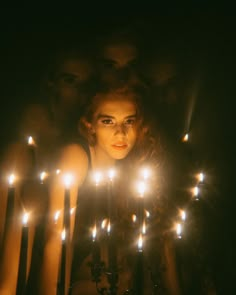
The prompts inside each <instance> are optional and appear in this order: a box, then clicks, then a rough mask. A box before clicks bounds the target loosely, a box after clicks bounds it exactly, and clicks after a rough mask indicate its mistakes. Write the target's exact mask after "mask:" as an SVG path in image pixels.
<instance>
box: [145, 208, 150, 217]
mask: <svg viewBox="0 0 236 295" xmlns="http://www.w3.org/2000/svg"><path fill="white" fill-rule="evenodd" d="M145 213H146V217H147V218H149V217H150V215H151V214H150V212H149V211H147V210H145Z"/></svg>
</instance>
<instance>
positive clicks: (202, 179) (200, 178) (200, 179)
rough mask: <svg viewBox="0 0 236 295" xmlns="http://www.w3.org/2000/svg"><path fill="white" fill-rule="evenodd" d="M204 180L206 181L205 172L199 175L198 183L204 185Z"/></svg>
mask: <svg viewBox="0 0 236 295" xmlns="http://www.w3.org/2000/svg"><path fill="white" fill-rule="evenodd" d="M204 179H205V175H204V173H203V172H200V173H198V175H197V180H198V183H199V184H203V182H204Z"/></svg>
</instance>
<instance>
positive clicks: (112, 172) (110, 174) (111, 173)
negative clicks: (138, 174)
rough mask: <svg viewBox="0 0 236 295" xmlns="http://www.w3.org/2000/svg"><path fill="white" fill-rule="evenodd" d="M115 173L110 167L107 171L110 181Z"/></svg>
mask: <svg viewBox="0 0 236 295" xmlns="http://www.w3.org/2000/svg"><path fill="white" fill-rule="evenodd" d="M115 175H116V172H115V170H114V169H110V170H109V171H108V177H109V179H110V181H113V179H114V177H115Z"/></svg>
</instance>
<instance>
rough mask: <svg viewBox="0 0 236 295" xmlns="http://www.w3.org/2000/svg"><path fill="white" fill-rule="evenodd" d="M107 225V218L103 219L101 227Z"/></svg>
mask: <svg viewBox="0 0 236 295" xmlns="http://www.w3.org/2000/svg"><path fill="white" fill-rule="evenodd" d="M106 225H107V219H106V218H105V219H103V221H102V223H101V228H102V229H104V228H105V227H106Z"/></svg>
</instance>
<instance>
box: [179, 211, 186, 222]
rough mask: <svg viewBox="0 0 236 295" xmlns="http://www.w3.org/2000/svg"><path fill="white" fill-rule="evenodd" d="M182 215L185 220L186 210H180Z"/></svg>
mask: <svg viewBox="0 0 236 295" xmlns="http://www.w3.org/2000/svg"><path fill="white" fill-rule="evenodd" d="M180 216H181V219H182V220H183V221H185V220H186V212H185V211H184V210H181V211H180Z"/></svg>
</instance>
